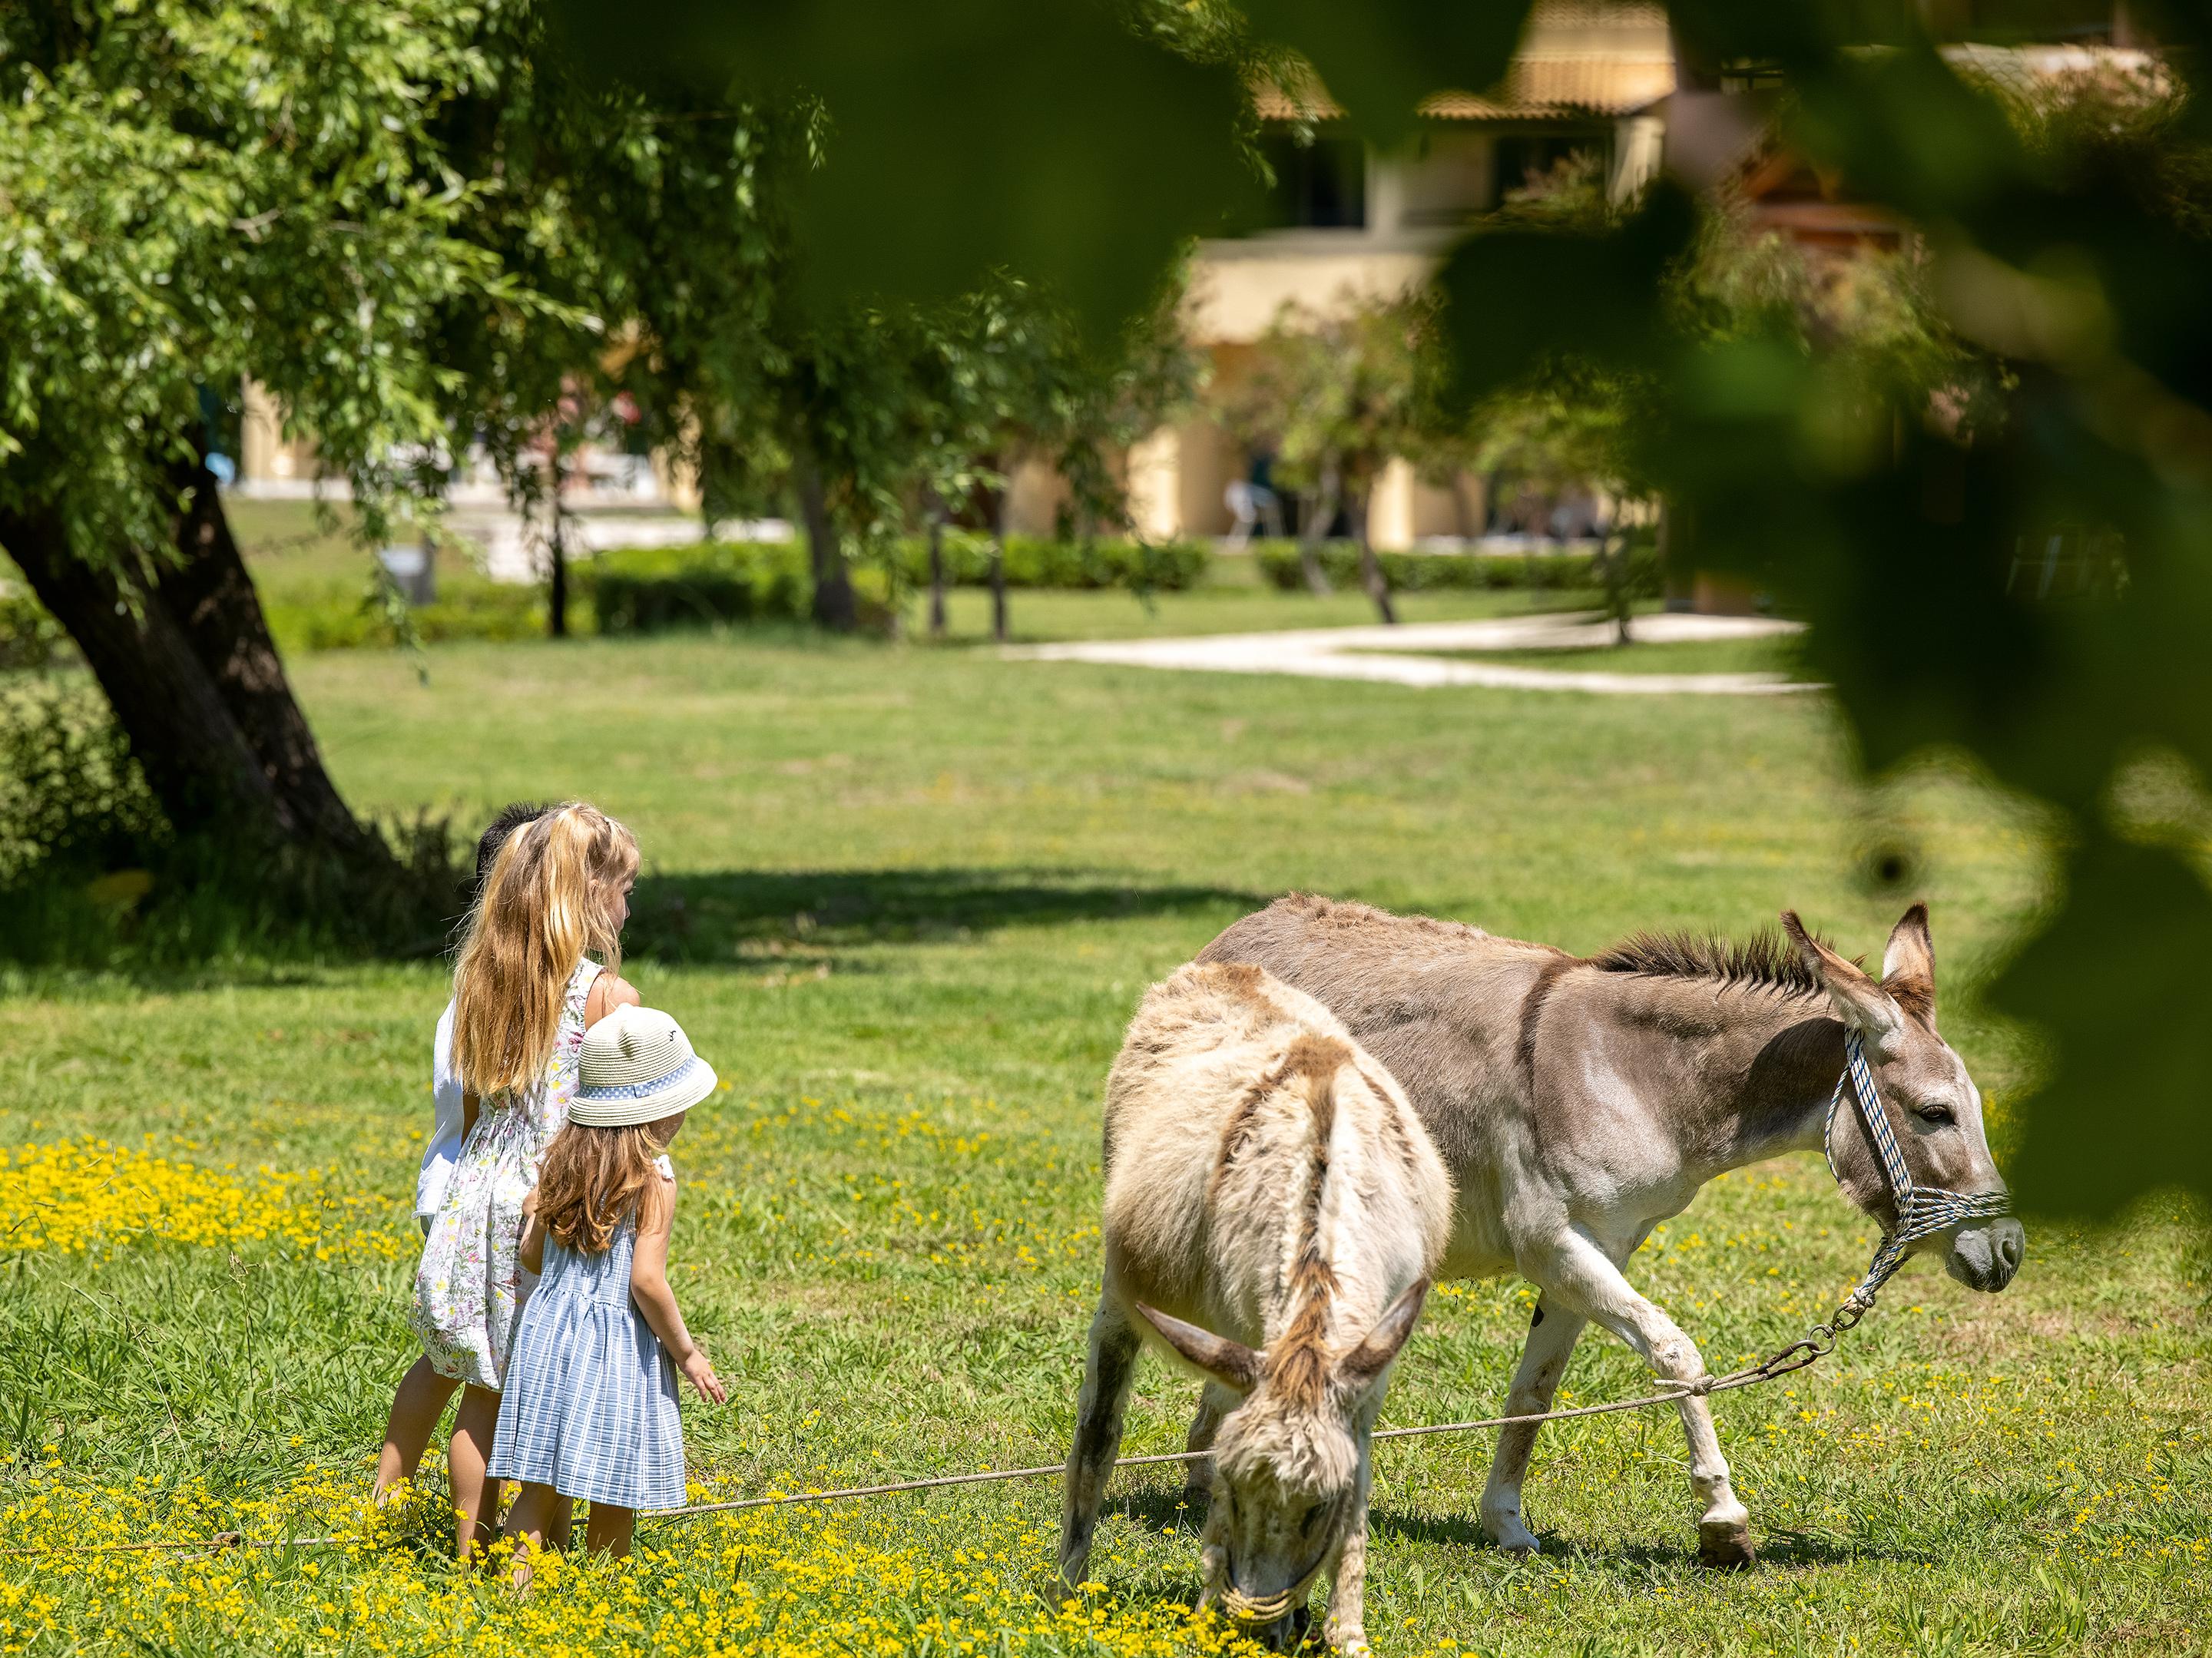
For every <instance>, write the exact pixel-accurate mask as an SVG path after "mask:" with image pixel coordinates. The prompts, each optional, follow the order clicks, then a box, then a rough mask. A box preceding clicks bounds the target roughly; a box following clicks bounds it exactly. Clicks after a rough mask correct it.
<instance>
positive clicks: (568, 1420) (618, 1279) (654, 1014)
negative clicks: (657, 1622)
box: [491, 1007, 725, 1585]
mask: <svg viewBox="0 0 2212 1658" xmlns="http://www.w3.org/2000/svg"><path fill="white" fill-rule="evenodd" d="M713 1092H714V1072H713V1071H711V1070H709V1069H708V1066H707V1064H706V1062H705V1061H704V1060H702V1059H700V1058H699V1057H698V1055H697V1054H694V1053H693V1052H692V1049H691V1043H690V1040H689V1039H688V1038H687V1037H686V1036H685V1035H684V1032H683V1029H681V1028H680V1027H679V1026H678V1024H677V1023H676V1021H675V1020H673V1019H671V1018H670V1017H668V1016H667V1015H666V1014H665V1013H662V1012H659V1011H655V1010H653V1009H652V1008H643V1007H625V1008H623V1009H620V1010H618V1011H617V1012H616V1013H614V1014H613V1015H612V1016H611V1017H609V1018H607V1019H606V1020H605V1021H604V1022H602V1023H600V1024H599V1025H598V1026H596V1027H594V1028H593V1029H592V1033H591V1034H590V1035H588V1036H586V1037H585V1039H584V1046H583V1053H582V1057H581V1060H580V1082H579V1084H578V1087H577V1089H576V1092H575V1095H574V1097H573V1098H572V1099H571V1100H570V1101H569V1102H568V1127H566V1128H564V1129H562V1131H561V1134H560V1137H559V1138H558V1139H556V1140H555V1141H554V1142H553V1145H552V1146H551V1148H550V1150H549V1151H547V1152H546V1153H545V1164H544V1169H543V1171H542V1172H541V1173H540V1175H539V1176H538V1190H537V1192H536V1193H534V1194H533V1195H532V1199H531V1218H530V1225H529V1229H528V1230H527V1231H526V1233H525V1234H524V1236H523V1244H522V1248H523V1254H524V1257H525V1259H526V1260H528V1261H529V1262H530V1264H531V1265H532V1266H536V1265H537V1264H538V1259H539V1257H540V1256H541V1255H542V1257H543V1261H544V1277H543V1278H540V1279H539V1280H538V1287H537V1289H536V1290H535V1291H533V1292H532V1295H531V1297H530V1300H529V1303H528V1304H527V1305H526V1307H525V1308H524V1309H523V1313H522V1317H521V1319H520V1321H519V1322H518V1324H517V1326H516V1328H515V1333H514V1354H513V1362H512V1363H511V1365H510V1367H509V1369H508V1371H507V1387H506V1389H505V1391H504V1392H503V1393H502V1394H501V1397H500V1403H499V1433H498V1440H497V1443H496V1444H495V1446H494V1448H493V1450H492V1454H491V1473H492V1476H493V1478H495V1479H519V1480H520V1481H521V1482H522V1494H521V1495H520V1497H517V1498H516V1499H515V1503H514V1511H513V1513H512V1514H510V1515H508V1516H507V1535H508V1536H509V1537H512V1538H515V1539H517V1540H519V1541H526V1543H527V1544H528V1547H527V1548H526V1549H521V1550H520V1551H519V1552H518V1555H517V1558H516V1560H515V1581H516V1582H517V1583H518V1584H522V1585H526V1584H527V1583H528V1582H529V1581H530V1576H531V1573H532V1569H533V1564H534V1558H535V1555H536V1552H537V1551H538V1550H539V1549H540V1548H542V1547H544V1544H545V1540H546V1539H547V1538H548V1536H550V1535H552V1534H554V1533H556V1530H557V1528H558V1527H559V1525H560V1521H561V1518H562V1513H563V1511H564V1509H565V1508H566V1506H567V1504H568V1502H569V1501H570V1500H571V1499H574V1498H581V1499H582V1500H584V1501H585V1502H587V1503H590V1504H591V1505H592V1514H591V1520H590V1522H589V1525H588V1527H587V1528H586V1533H585V1544H586V1547H587V1548H589V1549H591V1550H592V1551H594V1552H596V1551H599V1550H602V1549H604V1550H606V1551H608V1552H611V1553H614V1554H617V1555H623V1554H628V1553H629V1542H630V1530H631V1527H632V1526H633V1525H634V1524H635V1521H636V1518H637V1511H638V1510H639V1509H672V1508H677V1507H679V1506H681V1504H682V1503H683V1502H684V1428H683V1424H682V1421H681V1419H680V1418H679V1417H678V1412H677V1406H676V1378H677V1376H678V1373H679V1372H680V1373H681V1374H682V1375H683V1376H684V1380H685V1381H687V1382H690V1384H691V1385H692V1386H693V1387H694V1388H696V1389H698V1391H699V1394H700V1395H701V1397H702V1398H705V1399H711V1400H714V1402H715V1403H716V1404H718V1405H719V1404H720V1403H722V1402H723V1400H724V1397H725V1394H724V1392H723V1388H722V1384H721V1382H720V1379H719V1378H718V1377H716V1376H715V1375H714V1366H713V1365H711V1364H709V1363H708V1362H707V1356H706V1354H705V1353H703V1352H702V1351H700V1350H699V1345H698V1344H697V1343H696V1342H695V1341H693V1340H692V1339H691V1333H690V1330H689V1329H688V1328H686V1327H685V1326H684V1314H683V1311H682V1310H681V1309H679V1308H678V1306H677V1304H676V1295H675V1292H674V1291H671V1289H670V1288H669V1287H668V1237H669V1233H670V1231H671V1228H672V1226H673V1224H674V1221H675V1218H676V1171H675V1170H674V1169H671V1167H670V1166H669V1163H668V1158H667V1156H666V1153H667V1150H668V1144H669V1142H670V1141H671V1140H673V1139H675V1138H676V1135H677V1132H678V1130H679V1129H681V1128H682V1127H683V1126H684V1113H685V1112H687V1111H689V1110H690V1108H692V1107H693V1106H695V1105H696V1104H698V1103H699V1102H700V1101H702V1100H703V1099H705V1098H707V1097H708V1095H710V1094H712V1093H713Z"/></svg>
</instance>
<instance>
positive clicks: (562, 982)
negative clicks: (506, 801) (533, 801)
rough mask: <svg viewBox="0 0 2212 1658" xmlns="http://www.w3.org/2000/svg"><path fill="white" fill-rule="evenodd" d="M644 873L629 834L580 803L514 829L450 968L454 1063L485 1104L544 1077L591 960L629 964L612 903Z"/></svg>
mask: <svg viewBox="0 0 2212 1658" xmlns="http://www.w3.org/2000/svg"><path fill="white" fill-rule="evenodd" d="M636 873H637V842H636V841H635V839H633V838H632V836H631V835H630V832H629V830H628V829H624V828H623V826H622V825H621V824H620V823H617V822H615V820H614V819H613V818H611V817H608V816H607V815H606V814H605V812H603V811H599V808H598V807H596V806H587V805H584V804H583V803H582V802H580V801H572V802H570V803H569V804H568V805H565V806H556V807H554V808H553V809H551V810H550V811H547V812H546V813H544V815H543V816H542V817H538V818H536V819H535V820H533V821H532V822H531V823H526V824H525V825H523V827H522V828H520V829H517V830H515V832H514V833H513V835H509V836H508V837H507V844H506V845H505V846H503V847H501V848H500V849H499V856H498V858H497V859H495V860H494V861H493V863H492V866H491V872H490V874H489V876H487V877H486V878H485V880H484V883H483V890H481V891H480V892H478V893H477V902H476V905H475V907H474V908H472V909H471V911H470V912H469V925H468V932H467V934H466V936H465V937H464V938H462V940H461V950H460V955H459V958H458V959H457V960H456V961H455V963H454V964H453V1067H454V1069H455V1070H457V1071H459V1072H460V1075H461V1082H462V1085H463V1086H465V1088H467V1089H468V1090H469V1091H470V1092H471V1093H472V1094H474V1095H475V1096H477V1098H478V1099H480V1100H489V1099H490V1098H492V1097H493V1096H495V1095H498V1094H501V1093H506V1092H510V1091H512V1092H520V1091H521V1090H526V1089H529V1088H532V1087H534V1086H536V1085H537V1084H538V1079H539V1078H541V1077H543V1076H544V1074H545V1067H546V1065H547V1063H548V1062H549V1061H550V1060H551V1059H552V1057H553V1042H554V1039H555V1037H556V1035H559V1032H560V1028H561V999H562V993H564V992H565V991H566V990H567V988H568V978H569V975H571V974H573V973H574V972H575V970H576V963H578V962H579V961H580V960H582V959H583V957H586V956H596V957H599V960H600V961H601V962H603V963H605V965H606V967H607V969H608V970H609V971H610V972H620V971H621V969H622V935H621V933H620V932H618V931H617V928H616V926H615V919H614V906H615V901H616V899H617V896H618V895H619V894H620V893H621V891H622V889H623V886H624V885H626V884H628V883H629V879H630V878H631V877H633V876H634V875H635V874H636Z"/></svg>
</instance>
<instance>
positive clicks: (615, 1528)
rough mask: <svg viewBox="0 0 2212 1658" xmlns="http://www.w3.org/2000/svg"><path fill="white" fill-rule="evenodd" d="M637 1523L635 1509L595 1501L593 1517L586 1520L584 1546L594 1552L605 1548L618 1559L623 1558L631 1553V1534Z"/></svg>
mask: <svg viewBox="0 0 2212 1658" xmlns="http://www.w3.org/2000/svg"><path fill="white" fill-rule="evenodd" d="M636 1525H637V1510H636V1509H618V1508H616V1507H615V1506H614V1505H613V1504H612V1503H592V1516H591V1518H590V1519H589V1520H587V1521H585V1522H584V1547H585V1548H586V1550H588V1551H589V1552H592V1553H593V1554H598V1553H599V1552H601V1551H602V1550H604V1551H605V1552H607V1553H609V1554H611V1555H612V1556H614V1558H616V1559H617V1560H620V1559H623V1558H627V1557H628V1555H629V1536H630V1533H631V1531H632V1530H633V1529H634V1528H635V1527H636Z"/></svg>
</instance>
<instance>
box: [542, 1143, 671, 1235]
mask: <svg viewBox="0 0 2212 1658" xmlns="http://www.w3.org/2000/svg"><path fill="white" fill-rule="evenodd" d="M659 1126H660V1125H659V1124H658V1123H650V1122H641V1123H635V1124H632V1125H629V1126H628V1127H619V1128H609V1127H599V1126H597V1125H594V1124H590V1123H580V1122H572V1123H569V1124H568V1125H567V1126H566V1127H563V1128H562V1130H561V1132H560V1133H557V1134H556V1135H555V1136H554V1137H553V1144H552V1145H549V1146H547V1147H546V1148H545V1160H544V1162H543V1163H540V1164H539V1165H538V1186H537V1189H536V1190H535V1191H533V1192H532V1193H531V1194H530V1209H531V1212H532V1213H533V1214H535V1215H536V1216H537V1217H538V1219H539V1220H541V1221H543V1222H544V1224H545V1230H546V1231H547V1232H548V1233H549V1234H550V1235H551V1236H554V1237H556V1238H558V1239H559V1240H560V1241H561V1242H562V1243H565V1244H567V1245H568V1248H571V1249H574V1250H577V1251H579V1252H580V1253H581V1254H587V1255H596V1254H600V1253H601V1252H602V1251H604V1250H605V1249H607V1248H610V1247H611V1245H612V1244H613V1242H614V1241H615V1233H616V1232H617V1230H620V1228H621V1226H622V1224H623V1222H624V1221H626V1220H629V1219H630V1218H632V1217H633V1216H635V1218H636V1219H637V1222H638V1224H640V1225H643V1224H645V1218H646V1206H647V1205H648V1204H650V1203H652V1202H653V1193H654V1192H655V1190H656V1189H657V1186H658V1182H659V1177H660V1171H659V1169H657V1168H655V1167H654V1164H653V1160H654V1159H655V1158H656V1157H659V1155H660V1154H661V1152H662V1151H665V1150H666V1149H667V1144H668V1143H667V1141H665V1140H664V1139H661V1138H660V1136H659V1134H658V1133H655V1132H654V1131H655V1130H657V1129H658V1128H659Z"/></svg>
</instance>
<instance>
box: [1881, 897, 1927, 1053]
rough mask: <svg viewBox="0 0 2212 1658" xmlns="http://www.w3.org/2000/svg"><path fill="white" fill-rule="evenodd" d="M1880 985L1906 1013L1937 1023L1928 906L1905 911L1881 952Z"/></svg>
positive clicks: (1918, 906)
mask: <svg viewBox="0 0 2212 1658" xmlns="http://www.w3.org/2000/svg"><path fill="white" fill-rule="evenodd" d="M1881 987H1882V988H1883V989H1884V990H1887V992H1888V993H1890V995H1891V996H1892V997H1893V999H1895V1000H1896V1002H1897V1005H1899V1006H1900V1007H1902V1008H1903V1009H1904V1010H1905V1011H1906V1012H1907V1013H1917V1014H1918V1015H1919V1016H1920V1017H1922V1018H1923V1019H1925V1020H1927V1021H1928V1023H1929V1024H1930V1025H1933V1024H1934V1023H1936V944H1935V940H1933V939H1932V938H1929V936H1928V906H1927V905H1925V904H1915V905H1913V907H1912V908H1911V909H1908V910H1906V911H1905V919H1904V920H1901V921H1899V923H1898V924H1897V926H1896V927H1895V929H1894V930H1893V932H1891V933H1890V935H1889V947H1888V948H1887V950H1883V951H1882V953H1881Z"/></svg>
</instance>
